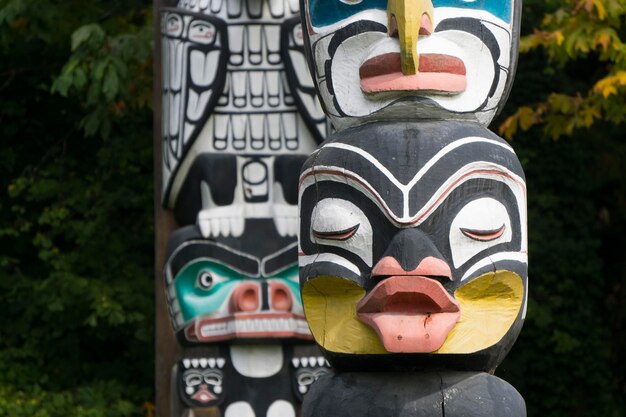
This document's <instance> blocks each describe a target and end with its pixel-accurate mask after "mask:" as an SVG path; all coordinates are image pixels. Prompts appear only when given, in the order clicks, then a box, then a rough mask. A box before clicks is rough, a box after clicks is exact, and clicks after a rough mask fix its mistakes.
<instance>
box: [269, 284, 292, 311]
mask: <svg viewBox="0 0 626 417" xmlns="http://www.w3.org/2000/svg"><path fill="white" fill-rule="evenodd" d="M270 303H271V306H272V310H275V311H291V305H292V303H293V302H292V300H291V291H289V288H287V286H286V285H285V284H281V283H280V282H272V283H270Z"/></svg>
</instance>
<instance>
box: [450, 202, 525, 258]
mask: <svg viewBox="0 0 626 417" xmlns="http://www.w3.org/2000/svg"><path fill="white" fill-rule="evenodd" d="M512 237H513V234H512V230H511V217H510V216H509V213H508V211H507V208H506V207H505V206H504V204H502V202H500V201H498V200H496V199H494V198H492V197H484V198H479V199H476V200H473V201H470V202H468V203H467V204H466V205H465V206H464V207H462V208H461V210H459V212H458V213H457V215H456V216H455V218H454V219H453V220H452V224H451V225H450V235H449V239H450V251H451V254H452V263H453V265H454V267H455V268H458V267H460V266H461V265H463V264H464V263H465V262H467V261H468V260H470V259H471V258H472V257H473V256H476V255H478V254H479V253H481V252H483V251H485V250H488V249H489V248H491V247H492V246H494V245H498V244H500V243H504V242H510V241H511V239H512Z"/></svg>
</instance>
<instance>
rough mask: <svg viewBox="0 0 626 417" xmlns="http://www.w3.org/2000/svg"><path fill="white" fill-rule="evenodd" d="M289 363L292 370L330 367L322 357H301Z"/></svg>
mask: <svg viewBox="0 0 626 417" xmlns="http://www.w3.org/2000/svg"><path fill="white" fill-rule="evenodd" d="M291 363H292V364H293V366H294V368H299V367H301V366H302V367H303V368H307V367H311V368H313V367H316V366H327V367H330V364H329V363H328V361H327V360H326V359H325V358H324V357H323V356H317V357H315V356H309V357H304V356H303V357H301V358H292V359H291Z"/></svg>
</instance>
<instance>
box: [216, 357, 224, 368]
mask: <svg viewBox="0 0 626 417" xmlns="http://www.w3.org/2000/svg"><path fill="white" fill-rule="evenodd" d="M216 363H217V367H218V368H220V369H222V368H223V367H224V365H225V364H226V360H225V359H224V358H217V361H216Z"/></svg>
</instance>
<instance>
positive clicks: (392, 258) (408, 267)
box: [372, 228, 452, 279]
mask: <svg viewBox="0 0 626 417" xmlns="http://www.w3.org/2000/svg"><path fill="white" fill-rule="evenodd" d="M393 275H420V276H426V277H445V278H448V279H452V271H451V270H450V266H449V265H448V263H447V262H446V261H445V259H444V257H443V255H442V254H441V252H439V250H438V249H437V247H436V246H435V244H434V243H433V241H432V240H431V238H430V237H429V236H428V235H426V234H425V233H424V232H422V231H421V230H419V229H415V228H412V229H404V230H401V231H400V232H398V233H397V234H396V235H395V236H394V237H393V239H391V242H390V243H389V246H387V249H386V250H385V253H383V256H382V257H381V259H380V260H379V261H378V262H377V263H376V264H375V265H374V268H372V276H393Z"/></svg>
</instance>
